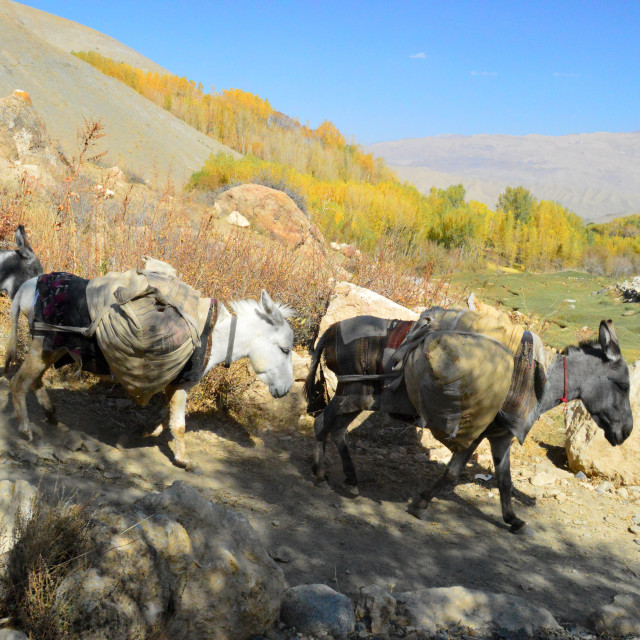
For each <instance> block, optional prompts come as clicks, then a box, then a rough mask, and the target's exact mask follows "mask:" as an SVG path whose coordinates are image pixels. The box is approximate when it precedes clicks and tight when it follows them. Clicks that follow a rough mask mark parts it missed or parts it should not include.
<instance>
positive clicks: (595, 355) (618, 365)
mask: <svg viewBox="0 0 640 640" xmlns="http://www.w3.org/2000/svg"><path fill="white" fill-rule="evenodd" d="M582 351H583V353H588V355H590V356H591V357H589V358H588V359H586V360H585V361H584V364H583V365H582V366H583V370H582V371H581V375H582V377H583V379H582V384H581V393H580V398H581V400H582V402H583V403H584V405H585V407H586V408H587V411H588V412H589V413H590V414H591V417H592V418H593V420H594V421H595V423H596V424H597V425H598V426H599V427H600V428H601V429H603V430H604V435H605V437H606V439H607V440H608V441H609V442H610V443H611V444H612V445H617V444H622V443H623V442H624V441H625V440H626V439H627V438H628V437H629V435H630V434H631V429H632V428H633V415H632V413H631V404H630V402H629V388H630V387H629V368H628V367H627V364H626V363H625V361H624V358H623V357H622V354H621V353H620V344H619V343H618V338H617V337H616V332H615V330H614V328H613V322H612V321H611V320H606V321H605V320H603V321H602V322H601V323H600V330H599V333H598V344H597V345H593V346H592V348H591V349H590V350H589V349H588V347H586V346H583V347H582Z"/></svg>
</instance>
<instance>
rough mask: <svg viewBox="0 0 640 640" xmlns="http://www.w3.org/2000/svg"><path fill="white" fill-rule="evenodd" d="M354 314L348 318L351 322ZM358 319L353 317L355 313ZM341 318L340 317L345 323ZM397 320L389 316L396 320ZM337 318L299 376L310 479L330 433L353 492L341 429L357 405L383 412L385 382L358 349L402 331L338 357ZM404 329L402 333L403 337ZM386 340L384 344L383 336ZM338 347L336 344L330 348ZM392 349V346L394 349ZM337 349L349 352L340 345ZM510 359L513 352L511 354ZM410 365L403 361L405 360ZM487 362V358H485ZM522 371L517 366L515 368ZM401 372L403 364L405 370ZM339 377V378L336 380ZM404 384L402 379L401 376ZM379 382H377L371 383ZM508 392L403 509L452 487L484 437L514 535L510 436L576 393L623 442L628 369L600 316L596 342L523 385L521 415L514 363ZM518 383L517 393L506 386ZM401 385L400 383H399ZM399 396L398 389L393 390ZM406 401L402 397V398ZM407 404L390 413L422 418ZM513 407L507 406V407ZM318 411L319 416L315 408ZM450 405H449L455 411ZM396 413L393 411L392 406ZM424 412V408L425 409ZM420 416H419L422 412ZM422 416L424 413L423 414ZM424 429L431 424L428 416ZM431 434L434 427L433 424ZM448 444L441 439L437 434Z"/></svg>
mask: <svg viewBox="0 0 640 640" xmlns="http://www.w3.org/2000/svg"><path fill="white" fill-rule="evenodd" d="M366 318H368V321H369V322H370V320H371V318H369V317H361V319H362V320H363V322H367V320H366ZM353 320H354V319H352V320H351V321H350V322H353ZM355 320H357V319H355ZM343 322H346V321H343ZM398 322H399V321H391V323H398ZM341 324H342V323H335V324H334V325H332V326H331V327H329V328H328V329H327V331H326V332H325V333H324V334H323V335H322V336H321V338H320V339H319V341H318V344H317V346H316V349H315V352H314V354H313V360H312V363H311V368H310V372H309V375H308V377H307V379H306V382H305V393H306V395H307V399H308V401H309V405H308V411H309V413H313V414H315V415H316V416H317V417H316V419H315V424H314V431H315V439H316V451H315V457H314V463H313V472H314V474H315V476H316V480H317V482H318V483H319V484H321V485H326V479H327V475H326V471H325V460H324V457H325V447H326V441H327V438H328V437H329V436H331V438H332V440H333V441H334V443H335V444H336V446H337V448H338V451H339V453H340V457H341V460H342V467H343V471H344V474H345V485H346V487H347V489H348V490H349V491H350V493H352V494H353V495H357V494H358V493H359V491H358V480H357V477H356V471H355V467H354V464H353V461H352V459H351V455H350V453H349V449H348V447H347V443H346V440H345V433H346V431H347V428H348V426H349V424H350V423H351V422H352V421H353V420H354V419H355V418H356V416H357V415H358V414H359V413H360V412H361V411H363V410H373V411H379V410H384V404H383V403H382V404H381V400H380V398H381V397H383V396H382V395H381V391H382V388H383V387H384V385H385V384H387V383H386V381H385V380H384V378H385V377H386V376H385V374H380V370H381V369H380V363H376V362H373V360H375V359H376V358H373V359H372V363H371V364H369V365H368V366H369V370H366V371H363V370H362V366H363V365H362V363H363V362H365V361H366V358H364V357H363V354H371V353H376V350H377V352H380V353H381V352H382V351H381V350H380V348H379V345H377V344H375V343H374V341H376V340H377V341H380V340H382V341H383V342H385V341H386V340H388V339H391V337H392V336H393V335H394V332H396V333H397V332H398V331H402V330H403V328H402V326H399V325H394V324H390V325H389V327H390V329H389V334H388V335H389V338H381V337H375V338H372V337H363V338H359V339H358V340H357V341H354V342H352V344H353V348H352V349H351V353H352V354H353V355H354V357H353V358H352V359H351V361H346V360H349V358H346V359H345V358H344V357H343V358H340V357H336V356H337V354H338V352H339V345H340V344H341V343H340V339H339V336H340V325H341ZM406 331H407V330H406V328H405V329H404V335H406ZM385 344H386V342H385ZM336 345H337V346H336ZM396 348H397V347H396ZM343 353H348V352H347V351H344V352H343ZM323 355H324V361H325V366H326V367H327V368H328V369H330V370H331V371H333V373H334V374H336V375H337V376H338V388H337V389H336V394H335V395H334V397H333V398H332V399H331V401H330V402H329V403H328V404H327V403H326V401H325V400H324V389H323V386H324V383H323V381H322V378H321V383H320V384H318V383H317V382H316V372H317V369H318V366H319V364H320V360H321V358H322V356H323ZM514 362H515V358H514ZM407 366H409V365H407ZM486 366H491V363H486ZM520 371H522V369H520ZM356 372H357V373H365V374H371V375H370V376H369V378H370V382H369V383H368V384H367V382H366V381H364V382H362V381H360V382H357V381H354V379H355V378H356V376H354V375H353V374H354V373H356ZM406 375H407V370H406V368H405V371H404V376H406ZM341 380H342V381H344V382H341ZM403 384H404V377H403ZM376 385H377V387H376ZM511 385H512V386H511V389H510V395H509V396H508V398H507V400H505V404H503V405H502V407H499V406H498V407H496V414H495V418H494V419H493V421H492V422H491V423H490V424H489V425H488V427H486V428H485V429H484V431H483V432H482V433H480V435H479V436H478V437H477V438H476V439H475V440H473V442H472V443H471V444H470V445H468V446H466V448H464V449H463V450H459V451H457V452H456V450H455V449H453V448H452V447H450V448H452V450H454V454H453V456H452V458H451V460H450V462H449V464H448V465H447V468H446V470H445V472H444V474H443V475H442V477H441V478H439V479H438V480H437V481H436V482H435V484H434V485H433V486H431V487H429V488H427V489H426V490H424V491H422V492H421V493H420V494H419V496H418V497H416V498H415V499H414V500H413V503H412V504H411V506H410V507H409V512H410V513H411V514H412V515H414V516H416V517H418V518H420V519H424V518H425V516H426V512H427V508H428V506H429V503H430V501H431V500H432V498H433V497H434V496H436V495H438V494H440V493H445V492H449V491H451V490H452V489H453V488H454V487H455V485H456V484H457V482H458V480H459V478H460V475H461V474H462V472H463V470H464V468H465V466H466V464H467V462H468V461H469V460H470V458H471V456H472V454H473V453H474V451H475V450H476V448H477V447H478V445H479V444H480V442H481V441H482V440H483V439H484V438H487V439H488V440H489V442H490V445H491V452H492V455H493V462H494V467H495V475H496V481H497V484H498V488H499V491H500V503H501V507H502V516H503V519H504V521H505V522H506V523H507V524H508V525H509V527H510V530H511V532H512V533H517V532H519V531H521V530H523V527H524V525H525V522H524V520H521V519H520V518H518V517H517V516H516V515H515V512H514V510H513V506H512V499H511V493H512V481H511V469H510V451H511V444H512V442H513V438H514V436H515V437H517V438H518V440H519V441H520V443H522V442H523V441H524V439H525V438H526V436H527V434H528V433H529V431H530V429H531V427H532V426H533V423H534V422H535V421H536V420H537V419H538V418H539V417H540V416H541V415H542V414H543V413H545V412H547V411H549V410H550V409H552V408H554V407H556V406H557V405H559V404H560V403H561V402H568V401H571V400H577V399H580V400H582V402H583V403H584V405H585V407H586V409H587V411H588V412H589V413H590V414H591V416H592V417H593V419H594V421H595V422H596V424H597V425H598V426H599V427H600V428H601V429H602V430H603V431H604V434H605V437H606V439H607V440H608V441H609V443H611V444H612V445H613V446H616V445H619V444H622V443H623V442H624V441H625V440H626V439H627V438H628V437H629V435H630V434H631V430H632V428H633V416H632V413H631V405H630V402H629V370H628V367H627V365H626V363H625V361H624V359H623V358H622V355H621V352H620V345H619V343H618V339H617V337H616V333H615V330H614V327H613V323H612V322H611V320H608V321H605V320H603V321H602V322H601V323H600V328H599V334H598V340H597V341H595V342H589V343H581V344H580V345H578V346H576V347H568V348H567V349H566V350H565V352H563V353H561V354H557V355H556V356H555V357H554V358H553V360H552V362H551V363H550V364H549V367H548V369H547V371H546V374H545V375H544V376H542V379H541V381H540V380H538V381H536V382H535V385H534V383H533V378H532V382H531V385H532V387H533V386H535V388H530V389H525V390H524V391H525V393H524V395H527V394H528V395H527V397H528V398H529V400H528V401H527V405H526V407H527V409H526V411H525V412H524V415H523V418H518V417H516V416H515V415H514V413H513V412H512V411H511V410H507V408H506V406H505V405H506V404H507V403H508V402H510V403H513V400H514V398H515V401H516V404H517V402H518V401H519V399H520V398H521V397H523V390H522V387H521V386H520V387H518V384H516V368H515V367H514V373H513V377H512V382H511ZM514 388H518V393H517V394H512V393H511V391H512V390H513V389H514ZM400 391H402V389H400ZM396 395H397V393H396ZM406 398H407V399H408V396H406ZM414 402H415V400H411V402H405V403H404V404H403V405H402V406H403V410H402V412H401V413H394V414H393V415H394V417H396V418H400V419H402V420H405V421H406V422H408V423H415V422H416V421H417V420H418V419H419V418H420V417H421V416H420V412H419V411H418V410H417V409H416V408H414V407H415V405H414V404H413V403H414ZM509 408H510V409H511V408H512V405H510V407H509ZM319 410H321V413H319V414H318V411H319ZM455 410H456V407H454V406H452V407H451V411H452V412H454V411H455ZM394 411H395V410H394ZM426 411H427V413H428V407H426ZM423 417H424V416H423ZM427 417H428V416H427ZM426 426H427V427H429V424H428V420H427V425H426ZM432 431H434V434H435V430H433V429H432ZM443 442H444V444H445V445H446V444H447V442H446V440H443Z"/></svg>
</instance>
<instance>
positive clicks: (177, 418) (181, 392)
mask: <svg viewBox="0 0 640 640" xmlns="http://www.w3.org/2000/svg"><path fill="white" fill-rule="evenodd" d="M186 406H187V392H186V390H185V389H176V390H175V391H174V392H173V393H172V394H171V399H170V400H169V431H170V432H171V435H172V436H173V440H174V442H175V443H176V445H175V449H176V450H175V453H174V455H175V461H176V465H178V466H179V467H182V468H183V469H187V470H189V469H192V468H193V463H192V462H191V460H189V458H188V457H187V454H186V449H185V446H184V431H185V417H184V412H185V409H186Z"/></svg>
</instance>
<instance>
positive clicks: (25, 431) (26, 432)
mask: <svg viewBox="0 0 640 640" xmlns="http://www.w3.org/2000/svg"><path fill="white" fill-rule="evenodd" d="M18 432H19V433H20V435H21V436H24V438H25V439H26V440H28V441H29V442H31V441H32V440H33V433H31V427H30V426H29V425H26V426H25V425H22V426H20V427H18Z"/></svg>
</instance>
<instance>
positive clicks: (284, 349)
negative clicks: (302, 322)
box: [280, 347, 291, 356]
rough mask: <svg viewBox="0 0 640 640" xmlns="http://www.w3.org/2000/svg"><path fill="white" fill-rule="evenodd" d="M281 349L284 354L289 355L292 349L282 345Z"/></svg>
mask: <svg viewBox="0 0 640 640" xmlns="http://www.w3.org/2000/svg"><path fill="white" fill-rule="evenodd" d="M280 351H282V353H284V355H285V356H286V355H289V352H290V351H291V349H287V348H286V347H280Z"/></svg>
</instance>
